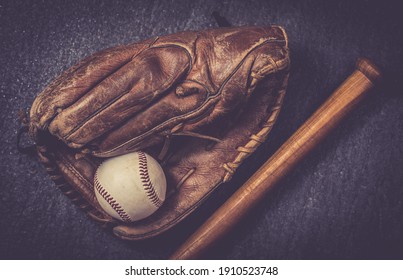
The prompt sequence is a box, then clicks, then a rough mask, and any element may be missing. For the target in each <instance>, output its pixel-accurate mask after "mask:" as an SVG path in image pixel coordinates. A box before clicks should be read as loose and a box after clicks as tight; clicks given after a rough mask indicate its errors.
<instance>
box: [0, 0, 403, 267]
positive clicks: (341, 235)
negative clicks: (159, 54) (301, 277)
mask: <svg viewBox="0 0 403 280" xmlns="http://www.w3.org/2000/svg"><path fill="white" fill-rule="evenodd" d="M400 6H401V4H400V2H398V1H388V2H387V3H381V2H379V1H373V0H357V1H346V0H343V1H322V0H306V1H294V0H283V1H272V0H264V1H262V0H251V1H241V0H232V1H215V0H214V1H213V0H203V1H199V0H193V1H188V0H183V1H181V0H179V1H178V0H175V1H158V0H157V1H135V2H132V1H119V0H115V1H109V0H108V1H91V0H89V1H85V2H84V1H58V0H52V1H20V0H5V1H1V4H0V38H1V40H0V49H1V54H0V62H1V67H0V77H1V78H0V81H1V82H0V116H1V117H0V131H1V133H0V148H1V149H0V194H1V195H0V213H1V215H2V216H1V219H0V237H1V238H0V258H2V259H131V260H135V259H165V258H167V257H168V256H169V255H170V254H171V253H172V252H173V251H174V250H175V249H176V248H177V246H179V244H181V243H182V242H183V241H184V240H185V239H186V237H188V236H189V235H190V234H191V233H192V232H193V231H194V230H195V229H196V228H197V227H198V226H200V225H201V223H202V222H203V221H204V220H205V219H207V218H208V217H209V215H210V214H211V213H212V212H213V211H214V209H216V208H217V207H218V206H219V205H221V204H222V202H223V201H224V200H225V199H226V198H227V197H228V196H229V195H231V193H232V192H234V191H235V190H236V189H237V188H238V187H239V186H241V185H242V183H243V182H245V181H246V180H247V179H248V178H249V177H250V176H251V175H252V174H253V173H254V172H255V171H256V170H257V169H258V168H259V166H260V165H261V164H262V163H263V162H264V161H265V160H266V159H267V158H268V157H269V156H270V155H271V154H273V153H274V152H275V151H276V149H278V147H279V146H280V145H281V144H282V143H283V142H284V141H285V140H286V139H287V138H288V137H289V136H290V135H291V134H292V133H293V132H294V131H295V130H296V129H297V128H298V127H299V126H300V125H301V124H302V123H303V122H304V121H305V120H306V119H307V118H308V117H309V116H310V115H311V114H312V112H313V111H314V110H315V109H316V108H318V107H319V106H320V104H322V102H323V101H324V100H326V99H327V98H328V97H329V96H330V94H331V92H332V91H333V90H334V89H335V88H336V87H337V86H338V85H339V84H340V83H341V82H342V81H343V80H344V78H345V77H346V76H347V75H348V74H349V73H350V71H351V70H352V69H353V67H354V64H355V61H356V59H357V57H359V56H366V57H369V58H371V59H372V60H374V62H375V63H377V64H378V65H379V66H380V67H382V69H383V70H384V71H387V72H388V73H389V74H394V75H395V76H397V77H398V78H397V79H394V80H393V82H390V83H388V84H389V88H387V89H382V90H379V91H376V92H374V93H373V94H370V95H368V96H367V98H366V99H365V100H363V102H362V103H361V104H360V105H359V107H357V109H356V110H355V111H354V112H353V114H352V115H351V116H349V117H348V118H347V119H346V120H345V121H343V122H342V123H341V125H340V126H339V127H338V128H337V129H336V130H335V131H334V132H333V133H332V135H330V137H328V138H327V139H326V140H325V141H324V142H323V143H322V144H321V145H320V146H319V147H318V148H317V149H316V150H315V151H314V152H313V153H311V155H310V156H309V157H307V158H306V159H305V160H304V161H303V162H302V163H301V164H300V165H298V166H297V168H296V169H295V170H294V171H293V172H291V173H290V174H289V175H288V176H287V178H286V179H285V180H284V181H282V182H281V183H280V184H278V185H277V187H276V188H275V189H274V190H273V192H271V193H270V194H269V195H268V196H267V198H266V199H265V202H264V203H262V204H261V205H259V206H258V207H257V208H256V209H255V210H254V211H253V213H251V214H252V215H250V216H249V217H248V218H247V220H246V221H244V222H243V223H241V224H240V226H239V227H238V228H237V230H235V231H234V232H233V233H231V234H230V235H229V236H228V237H227V238H226V239H225V240H224V241H223V242H222V243H221V244H220V246H219V247H217V248H216V250H215V251H214V252H212V255H211V256H210V257H212V258H220V259H402V258H403V253H402V252H403V239H402V236H403V215H402V214H401V213H403V199H402V198H403V188H402V182H403V173H402V172H401V170H402V168H403V149H402V148H403V146H402V141H401V139H403V111H402V109H401V108H403V96H402V95H401V93H402V92H403V90H402V87H401V83H400V82H399V81H400V80H401V77H402V76H403V73H402V68H401V57H402V48H401V46H402V45H403V36H402V35H403V34H402V33H403V29H402V28H401V26H402V17H401V9H400ZM213 11H218V12H220V13H221V15H223V16H225V17H226V18H227V19H228V20H229V21H230V22H231V23H232V24H233V25H235V26H242V25H253V24H257V25H268V24H270V23H273V24H278V25H281V26H284V27H285V29H286V30H287V34H288V36H289V47H290V54H291V61H292V67H291V70H290V71H291V73H290V79H289V84H288V88H287V94H286V96H285V98H284V103H283V106H282V109H281V112H280V114H279V117H278V120H277V122H276V125H275V126H274V128H273V130H272V131H271V133H270V137H269V139H268V140H267V141H266V142H265V143H263V144H262V145H261V146H260V148H259V149H258V151H257V152H255V153H254V154H253V155H252V156H251V157H249V158H248V159H247V160H245V161H244V163H243V164H242V165H241V167H240V169H239V170H238V172H237V174H236V175H235V176H234V177H233V178H232V180H231V181H230V182H229V183H228V184H223V185H222V186H221V187H220V188H218V189H217V190H216V191H215V192H214V194H213V195H212V196H210V198H209V199H208V200H207V201H206V202H205V203H204V206H203V207H199V208H198V210H196V211H194V212H193V213H192V214H191V215H190V216H188V217H187V218H186V219H184V220H183V221H182V222H181V223H180V224H179V225H178V226H176V227H174V228H173V229H172V230H170V231H167V232H166V233H165V234H163V235H160V237H156V238H152V239H148V240H145V241H142V242H125V241H122V240H120V239H119V238H116V237H115V236H114V235H113V234H108V231H105V230H101V229H100V228H99V224H98V223H97V222H94V221H92V220H91V219H88V217H87V216H86V214H85V213H84V212H83V211H81V210H80V209H79V208H77V207H76V206H74V205H73V204H72V203H71V200H70V199H69V198H67V197H66V196H65V195H63V194H62V192H60V190H59V189H57V188H55V187H54V185H55V184H54V183H53V182H52V180H51V179H50V177H49V176H47V174H46V170H45V169H44V168H43V166H42V164H40V163H39V162H38V160H37V159H36V157H30V156H27V155H24V154H20V153H19V152H18V151H17V149H16V147H15V138H16V133H17V130H18V128H19V126H20V122H19V121H18V118H17V115H18V114H17V113H18V111H19V110H20V109H26V108H28V107H30V106H31V105H32V102H33V101H34V99H35V97H36V96H37V94H38V93H39V92H40V91H42V90H43V89H44V88H45V87H46V86H47V85H48V84H49V83H50V82H51V81H52V80H53V79H54V78H55V77H56V76H58V75H60V74H61V73H62V72H63V71H65V70H66V69H68V68H69V67H70V66H72V65H74V64H75V63H76V62H77V61H79V60H81V59H82V58H84V57H86V56H88V55H91V54H92V53H94V52H96V51H100V50H102V49H106V48H109V47H113V46H115V45H116V44H130V43H132V42H134V41H141V40H144V39H147V38H150V37H153V36H154V37H155V36H161V35H165V34H170V33H175V32H179V31H184V30H200V29H207V28H212V27H216V23H215V21H214V18H213V17H212V16H211V13H212V12H213ZM25 144H27V145H29V144H30V143H29V142H28V141H27V142H26V143H25ZM133 263H136V261H133Z"/></svg>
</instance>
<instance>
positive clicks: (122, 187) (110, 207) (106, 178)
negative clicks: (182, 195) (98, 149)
mask: <svg viewBox="0 0 403 280" xmlns="http://www.w3.org/2000/svg"><path fill="white" fill-rule="evenodd" d="M166 185H167V183H166V179H165V174H164V171H163V170H162V168H161V166H160V165H159V164H158V162H157V161H156V160H155V159H153V158H152V157H151V156H149V155H148V154H146V153H144V152H134V153H130V154H126V155H122V156H117V157H114V158H110V159H107V160H105V161H104V162H103V163H102V164H101V165H100V166H99V167H98V169H97V171H96V173H95V177H94V187H95V195H96V198H97V200H98V202H99V204H100V205H101V207H102V208H103V209H104V210H105V212H106V213H108V214H109V215H111V216H112V217H114V218H116V219H118V220H121V221H124V222H134V221H138V220H141V219H144V218H146V217H148V216H150V215H151V214H153V213H154V212H155V211H157V209H158V208H159V207H160V206H161V205H162V203H163V202H164V200H165V193H166Z"/></svg>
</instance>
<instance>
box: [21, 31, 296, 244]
mask: <svg viewBox="0 0 403 280" xmlns="http://www.w3.org/2000/svg"><path fill="white" fill-rule="evenodd" d="M229 58H231V59H230V60H229ZM289 65H290V60H289V53H288V39H287V35H286V33H285V31H284V29H283V28H282V27H278V26H265V27H257V26H256V27H255V26H252V27H235V28H218V29H210V30H205V31H194V32H190V31H188V32H180V33H177V34H172V35H167V36H161V37H156V38H152V39H148V40H146V41H144V42H140V43H135V44H131V45H128V46H118V47H114V48H110V49H108V50H105V51H101V52H98V53H96V54H94V55H92V56H90V57H88V58H85V59H84V60H83V61H81V62H79V63H78V64H76V65H75V66H73V67H71V68H70V69H68V70H67V71H66V72H65V73H63V74H62V75H61V76H59V77H58V78H56V79H55V81H53V82H52V83H51V84H50V85H49V86H48V87H46V88H45V89H44V91H43V92H42V93H40V94H39V95H38V97H37V98H36V99H35V101H34V102H33V105H32V108H31V112H30V124H29V130H30V135H31V137H32V139H33V140H34V141H35V142H36V144H37V146H38V153H39V158H40V160H41V161H42V162H43V163H44V164H45V166H46V168H47V169H48V172H49V173H50V175H51V178H52V179H53V180H54V181H55V183H56V184H57V186H58V187H59V188H60V189H61V190H62V191H63V192H64V193H65V194H66V195H67V196H69V197H70V198H72V200H73V201H74V202H76V204H78V206H79V207H80V208H81V209H83V210H85V211H86V212H88V213H89V215H90V216H91V217H93V218H95V219H96V220H98V221H101V222H102V223H103V224H111V225H112V226H113V227H114V229H113V231H114V233H115V234H116V235H117V236H119V237H121V238H123V239H130V240H138V239H144V238H149V237H153V236H156V235H159V234H161V233H162V232H164V231H166V230H167V229H169V228H171V227H173V226H174V225H176V224H177V223H178V222H180V221H181V220H183V219H184V218H185V217H186V216H188V215H189V214H190V213H191V212H193V211H194V210H195V209H196V208H197V207H199V206H200V205H201V204H202V202H203V201H204V200H206V198H207V197H208V196H209V195H210V194H211V193H212V192H213V191H214V189H215V188H217V187H218V186H219V184H220V183H222V182H224V181H229V179H230V178H231V177H232V176H233V174H234V173H235V171H236V169H237V168H238V166H239V165H240V164H241V163H242V161H243V160H244V159H245V158H247V156H249V155H250V154H252V153H253V152H254V151H255V150H256V149H257V147H258V146H259V145H260V144H261V143H263V142H264V141H265V140H266V138H267V136H268V133H269V131H270V130H271V128H272V127H273V125H274V122H275V120H276V118H277V115H278V113H279V111H280V107H281V103H282V100H283V97H284V94H285V89H286V86H287V82H288V71H289ZM189 133H190V134H189ZM194 133H198V134H201V135H202V136H201V137H199V136H197V135H195V134H194ZM204 136H208V137H214V138H215V139H218V140H217V141H218V142H216V141H212V140H210V139H205V137H204ZM200 138H201V139H200ZM164 140H166V141H169V143H170V144H169V146H166V147H168V148H167V149H168V150H167V152H164V154H166V153H167V156H158V155H159V152H160V151H161V149H164V148H162V145H164V146H165V145H167V144H164V143H163V142H164ZM140 150H141V151H146V152H148V153H149V154H151V155H153V156H154V157H155V158H159V159H160V163H161V164H162V165H163V170H164V172H165V174H166V177H167V182H168V188H167V192H168V196H167V198H166V201H165V203H164V204H163V206H162V207H161V208H160V209H158V211H157V212H156V213H154V214H153V215H151V216H150V217H148V218H146V219H143V220H141V221H137V222H134V223H129V224H128V223H122V222H120V223H118V222H117V221H114V220H113V219H112V218H111V217H110V216H109V215H108V214H106V213H105V212H104V211H103V210H102V208H101V207H100V206H99V205H98V203H97V201H96V199H95V194H94V186H93V180H94V175H95V171H96V168H97V166H98V165H99V163H100V162H101V159H100V158H105V157H113V156H116V155H121V154H125V153H128V152H132V151H140ZM188 175H190V176H188ZM63 179H65V180H63ZM87 204H88V205H87Z"/></svg>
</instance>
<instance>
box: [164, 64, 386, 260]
mask: <svg viewBox="0 0 403 280" xmlns="http://www.w3.org/2000/svg"><path fill="white" fill-rule="evenodd" d="M380 78H381V72H380V71H379V69H378V68H377V67H376V66H375V65H374V64H373V63H372V62H371V61H369V60H368V59H359V60H358V61H357V64H356V69H355V71H354V72H353V73H352V74H351V75H350V76H349V77H348V78H347V79H346V80H345V81H344V82H343V83H342V84H341V85H340V86H339V87H338V88H337V89H336V90H335V91H334V93H333V94H332V95H331V96H330V97H329V98H328V99H327V100H326V101H325V103H324V104H323V105H322V106H321V107H320V108H319V109H318V110H317V111H316V112H315V113H314V114H313V115H312V116H311V117H310V118H309V119H308V120H307V121H306V122H305V123H304V124H303V125H302V126H301V127H300V128H299V129H298V130H297V131H296V132H295V133H294V134H293V135H292V136H291V137H290V138H289V139H288V140H287V141H286V142H285V143H284V144H283V145H282V146H281V147H280V148H279V149H278V150H277V152H276V153H275V154H273V156H271V157H270V158H269V159H268V160H267V161H266V162H265V163H264V164H263V166H262V167H260V168H259V170H258V171H256V173H255V174H253V175H252V177H251V178H249V180H248V181H247V182H245V184H244V185H243V186H242V187H240V188H239V189H238V190H237V191H236V192H235V193H234V194H233V195H232V196H231V197H230V198H229V199H228V200H227V201H226V202H225V203H224V204H223V205H222V206H221V207H220V208H219V209H218V210H217V211H216V212H215V213H214V214H213V215H212V216H211V217H210V218H209V219H208V220H207V221H206V222H205V223H204V224H203V225H202V226H201V227H200V228H199V229H198V230H197V231H196V232H195V233H194V234H193V235H191V236H190V238H189V239H188V240H186V241H185V243H184V244H183V245H182V246H181V247H179V249H177V251H176V252H175V253H174V254H173V255H172V256H171V257H170V258H171V259H198V258H202V257H203V255H204V254H205V253H206V252H207V251H208V250H209V249H210V248H212V247H213V246H214V244H215V243H216V242H217V241H219V240H220V239H222V238H223V237H224V236H225V235H227V234H228V233H230V232H231V231H232V230H233V228H234V227H235V226H236V225H237V224H238V223H239V222H240V221H241V220H242V219H243V218H244V217H245V216H246V215H247V214H248V213H249V212H250V211H251V209H253V207H254V206H255V205H256V204H258V203H259V202H260V201H261V200H263V199H264V198H265V196H266V194H267V192H268V191H269V190H270V189H271V188H272V187H273V186H274V185H275V184H276V183H277V182H278V181H280V180H281V179H282V178H283V177H284V176H285V175H286V174H288V172H289V171H290V170H291V169H292V168H293V167H294V166H295V165H296V164H297V163H299V162H300V161H301V160H302V159H303V158H304V157H305V156H306V155H307V154H308V153H309V152H310V151H311V150H312V149H313V148H315V147H316V146H317V145H318V144H319V142H320V141H321V140H322V139H323V138H324V137H325V136H326V135H328V134H329V132H330V131H332V130H333V129H334V128H335V127H336V126H337V124H339V123H340V121H341V120H342V119H343V118H344V117H345V116H346V115H347V114H348V113H349V112H351V111H352V109H353V108H354V107H355V105H356V104H357V103H359V101H360V100H361V99H362V98H363V97H364V96H365V95H366V94H367V93H368V92H369V91H370V90H371V89H372V88H373V87H374V85H375V84H376V83H377V82H378V81H379V80H380Z"/></svg>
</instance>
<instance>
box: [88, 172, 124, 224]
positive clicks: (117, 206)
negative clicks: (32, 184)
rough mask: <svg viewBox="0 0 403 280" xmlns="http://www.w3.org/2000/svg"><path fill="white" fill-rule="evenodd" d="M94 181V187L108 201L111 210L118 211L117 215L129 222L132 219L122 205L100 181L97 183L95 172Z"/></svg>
mask: <svg viewBox="0 0 403 280" xmlns="http://www.w3.org/2000/svg"><path fill="white" fill-rule="evenodd" d="M94 183H95V189H96V190H97V191H98V193H99V194H100V195H101V196H102V197H103V198H104V199H105V200H106V202H108V203H109V205H110V206H111V207H112V208H113V210H115V211H116V213H118V215H119V217H120V218H122V220H123V221H125V222H131V221H132V219H131V217H130V216H129V214H127V213H126V212H125V210H124V209H123V207H122V206H120V204H119V203H117V202H116V200H115V199H114V198H113V197H112V196H111V195H110V194H109V193H108V192H107V191H106V190H105V189H104V188H103V187H102V185H101V183H99V181H98V176H97V174H95V178H94Z"/></svg>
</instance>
